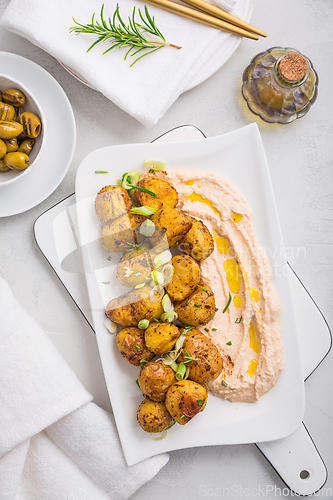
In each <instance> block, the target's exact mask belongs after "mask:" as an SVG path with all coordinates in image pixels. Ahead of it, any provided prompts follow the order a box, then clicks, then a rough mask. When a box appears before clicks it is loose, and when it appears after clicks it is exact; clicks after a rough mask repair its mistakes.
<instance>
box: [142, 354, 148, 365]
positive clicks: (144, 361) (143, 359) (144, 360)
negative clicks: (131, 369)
mask: <svg viewBox="0 0 333 500" xmlns="http://www.w3.org/2000/svg"><path fill="white" fill-rule="evenodd" d="M145 363H148V361H147V356H145V357H144V358H142V359H141V360H140V366H143V365H144V364H145Z"/></svg>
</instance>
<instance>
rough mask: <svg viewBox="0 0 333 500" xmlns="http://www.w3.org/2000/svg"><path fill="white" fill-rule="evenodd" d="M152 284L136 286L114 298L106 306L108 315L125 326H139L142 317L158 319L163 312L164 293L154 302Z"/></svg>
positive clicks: (149, 319)
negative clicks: (151, 296) (151, 297)
mask: <svg viewBox="0 0 333 500" xmlns="http://www.w3.org/2000/svg"><path fill="white" fill-rule="evenodd" d="M151 292H152V289H151V287H150V286H145V287H143V288H138V289H136V288H134V289H133V290H130V291H129V292H127V293H125V294H124V295H121V296H120V297H116V298H115V299H112V300H111V301H110V302H109V303H108V305H107V306H106V315H107V317H108V318H109V319H110V320H111V321H114V322H115V323H118V324H119V325H123V326H137V324H138V323H139V321H140V320H141V319H148V321H151V320H152V319H153V318H156V319H158V318H159V317H160V316H161V314H162V313H163V306H162V294H161V296H160V298H158V300H156V301H155V302H152V300H151V299H150V293H151Z"/></svg>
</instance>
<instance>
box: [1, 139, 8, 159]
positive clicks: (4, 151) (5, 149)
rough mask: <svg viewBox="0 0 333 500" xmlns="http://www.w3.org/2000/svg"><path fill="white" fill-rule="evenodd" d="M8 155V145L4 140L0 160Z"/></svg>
mask: <svg viewBox="0 0 333 500" xmlns="http://www.w3.org/2000/svg"><path fill="white" fill-rule="evenodd" d="M6 153H7V146H6V143H5V142H4V141H3V140H2V139H0V159H1V158H3V157H4V156H5V154H6Z"/></svg>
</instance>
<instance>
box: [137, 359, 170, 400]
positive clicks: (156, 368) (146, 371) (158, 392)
mask: <svg viewBox="0 0 333 500" xmlns="http://www.w3.org/2000/svg"><path fill="white" fill-rule="evenodd" d="M138 382H139V386H140V389H141V391H142V394H143V395H144V397H145V398H148V399H151V400H152V401H164V400H165V397H166V393H167V390H168V389H169V387H171V386H172V384H174V383H175V382H176V378H175V372H174V371H173V369H172V368H170V366H167V365H165V364H164V363H163V361H149V362H148V363H145V364H144V365H143V367H142V368H141V370H140V374H139V377H138Z"/></svg>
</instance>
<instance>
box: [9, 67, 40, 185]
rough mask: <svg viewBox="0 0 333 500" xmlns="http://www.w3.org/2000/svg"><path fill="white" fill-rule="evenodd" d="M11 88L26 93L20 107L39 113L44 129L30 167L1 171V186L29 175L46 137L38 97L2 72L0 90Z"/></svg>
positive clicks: (31, 158)
mask: <svg viewBox="0 0 333 500" xmlns="http://www.w3.org/2000/svg"><path fill="white" fill-rule="evenodd" d="M10 88H11V89H18V90H20V91H21V92H23V93H24V95H25V97H26V101H25V104H24V106H22V108H20V109H22V110H23V111H31V112H32V113H34V114H35V115H37V116H38V117H39V118H40V120H41V122H42V131H41V133H40V134H39V136H38V137H37V138H36V139H35V144H34V147H33V148H32V151H31V153H30V155H29V158H30V164H29V167H28V168H27V169H25V170H9V171H8V172H0V187H1V186H4V185H5V184H11V183H12V182H14V181H16V179H18V178H21V177H23V176H25V175H29V172H31V170H32V169H33V167H34V166H35V165H36V163H37V161H38V159H39V157H40V154H41V151H42V149H43V145H44V143H45V137H46V121H45V117H44V113H43V110H42V108H41V106H40V104H39V103H38V101H37V99H36V97H35V96H34V95H33V94H32V93H31V92H30V90H28V89H27V88H26V87H25V86H24V85H23V84H22V83H20V82H18V81H17V80H14V79H13V78H11V77H10V76H8V75H3V74H0V92H4V91H5V90H7V89H10Z"/></svg>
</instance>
